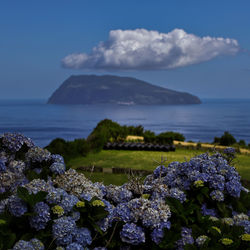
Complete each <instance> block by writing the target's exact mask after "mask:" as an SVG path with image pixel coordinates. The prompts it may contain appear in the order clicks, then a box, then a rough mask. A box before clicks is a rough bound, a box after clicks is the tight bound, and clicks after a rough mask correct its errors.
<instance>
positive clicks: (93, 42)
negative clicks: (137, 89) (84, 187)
mask: <svg viewBox="0 0 250 250" xmlns="http://www.w3.org/2000/svg"><path fill="white" fill-rule="evenodd" d="M249 12H250V1H249V0H237V1H236V0H235V1H232V0H220V1H218V0H210V1H205V0H204V1H201V0H196V1H195V0H188V1H187V0H157V1H156V0H154V1H153V0H126V1H121V0H107V1H103V0H99V1H98V0H89V1H88V0H72V1H69V0H53V1H51V0H43V1H40V0H37V1H34V0H23V1H20V0H12V1H10V0H1V1H0V99H37V98H39V99H41V98H43V99H47V98H49V96H50V95H51V94H52V93H53V91H54V90H55V89H57V88H58V87H59V86H60V84H61V83H62V82H63V81H64V80H66V79H67V78H68V77H69V76H70V75H80V74H98V75H103V74H113V75H119V76H131V77H136V78H138V79H141V80H145V81H148V82H150V83H153V84H156V85H159V86H162V87H166V88H170V89H174V90H178V91H185V92H189V93H192V94H194V95H197V96H199V97H200V98H250V17H249Z"/></svg>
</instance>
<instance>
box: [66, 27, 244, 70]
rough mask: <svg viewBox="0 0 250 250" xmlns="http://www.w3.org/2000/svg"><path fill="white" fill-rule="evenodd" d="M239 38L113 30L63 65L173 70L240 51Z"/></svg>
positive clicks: (177, 30) (141, 30)
mask: <svg viewBox="0 0 250 250" xmlns="http://www.w3.org/2000/svg"><path fill="white" fill-rule="evenodd" d="M239 49H240V48H239V44H238V42H237V40H234V39H230V38H221V37H217V38H215V37H210V36H206V37H199V36H196V35H194V34H188V33H186V32H185V31H184V30H182V29H174V30H173V31H171V32H169V33H159V32H158V31H149V30H146V29H136V30H111V31H110V33H109V38H108V40H107V41H105V42H100V43H99V44H98V46H97V47H94V48H93V49H92V52H91V53H89V54H86V53H79V54H71V55H68V56H66V57H65V58H63V60H62V65H63V67H65V68H73V69H105V70H108V69H121V70H127V69H137V70H145V69H150V70H158V69H171V68H177V67H182V66H187V65H191V64H196V63H200V62H204V61H208V60H211V59H213V58H215V57H216V56H220V55H234V54H236V53H237V52H238V51H239Z"/></svg>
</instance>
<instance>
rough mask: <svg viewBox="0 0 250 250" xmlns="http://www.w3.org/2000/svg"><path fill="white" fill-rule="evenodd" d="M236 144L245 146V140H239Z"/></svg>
mask: <svg viewBox="0 0 250 250" xmlns="http://www.w3.org/2000/svg"><path fill="white" fill-rule="evenodd" d="M238 144H239V145H240V146H241V147H245V146H246V142H245V141H244V140H239V142H238Z"/></svg>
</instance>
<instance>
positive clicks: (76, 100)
mask: <svg viewBox="0 0 250 250" xmlns="http://www.w3.org/2000/svg"><path fill="white" fill-rule="evenodd" d="M47 103H49V104H117V105H171V104H199V103H201V100H200V99H199V98H198V97H197V96H194V95H191V94H189V93H186V92H179V91H174V90H171V89H167V88H163V87H160V86H156V85H153V84H151V83H148V82H145V81H142V80H138V79H136V78H132V77H121V76H114V75H102V76H99V75H72V76H70V77H69V78H68V79H67V80H66V81H64V82H63V83H62V85H61V86H60V87H59V88H58V89H57V90H56V91H55V92H54V93H53V94H52V95H51V97H50V98H49V99H48V102H47Z"/></svg>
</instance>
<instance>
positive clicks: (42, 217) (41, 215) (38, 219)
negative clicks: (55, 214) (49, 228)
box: [29, 201, 50, 231]
mask: <svg viewBox="0 0 250 250" xmlns="http://www.w3.org/2000/svg"><path fill="white" fill-rule="evenodd" d="M34 212H35V213H36V215H34V216H31V217H30V220H29V221H30V226H31V227H32V228H35V229H36V230H37V231H39V230H41V229H44V228H45V227H46V225H47V222H48V221H49V220H50V208H49V206H48V205H47V204H46V203H44V202H42V201H41V202H38V203H36V205H35V206H34Z"/></svg>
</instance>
